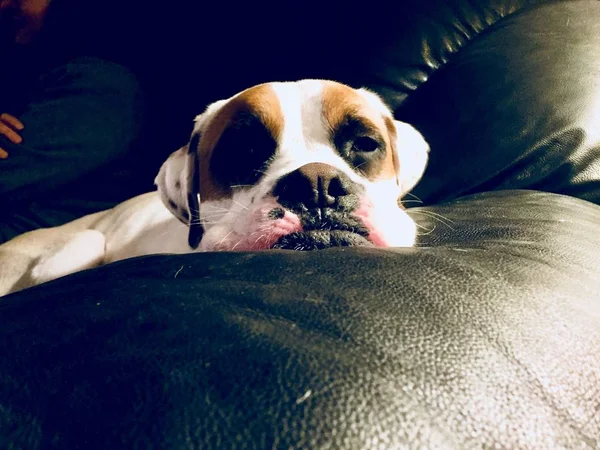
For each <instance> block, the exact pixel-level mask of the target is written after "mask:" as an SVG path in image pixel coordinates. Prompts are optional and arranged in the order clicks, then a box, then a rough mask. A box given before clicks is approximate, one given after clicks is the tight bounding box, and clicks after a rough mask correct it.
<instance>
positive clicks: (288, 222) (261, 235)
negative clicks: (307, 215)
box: [215, 205, 302, 252]
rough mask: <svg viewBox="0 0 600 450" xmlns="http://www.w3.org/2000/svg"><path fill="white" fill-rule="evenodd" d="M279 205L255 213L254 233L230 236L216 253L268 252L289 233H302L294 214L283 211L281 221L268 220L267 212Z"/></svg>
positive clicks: (300, 225) (268, 206)
mask: <svg viewBox="0 0 600 450" xmlns="http://www.w3.org/2000/svg"><path fill="white" fill-rule="evenodd" d="M274 207H279V205H277V206H275V205H266V207H265V208H261V209H260V210H259V211H257V217H258V219H259V220H257V221H255V222H253V227H252V228H254V231H251V232H250V233H249V234H247V235H244V236H240V235H235V236H230V237H229V238H228V239H227V241H226V242H223V243H221V244H220V245H218V246H217V248H215V250H217V251H234V250H235V251H240V252H243V251H256V250H268V249H270V248H272V247H273V245H275V243H276V242H277V241H278V240H279V239H280V238H281V237H282V236H285V235H287V234H290V233H296V232H299V231H302V224H301V223H300V219H299V218H298V216H297V215H296V214H294V213H291V212H289V211H285V213H284V216H283V217H282V218H281V219H276V220H273V219H270V218H268V214H269V212H270V211H271V210H272V209H273V208H274Z"/></svg>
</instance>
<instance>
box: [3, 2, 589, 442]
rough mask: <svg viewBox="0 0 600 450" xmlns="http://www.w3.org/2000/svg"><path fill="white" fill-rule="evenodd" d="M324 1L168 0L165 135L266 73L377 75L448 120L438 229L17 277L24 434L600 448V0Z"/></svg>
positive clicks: (434, 152)
mask: <svg viewBox="0 0 600 450" xmlns="http://www.w3.org/2000/svg"><path fill="white" fill-rule="evenodd" d="M310 6H311V5H310V2H309V3H308V4H307V6H306V9H298V10H297V11H296V14H293V15H290V13H289V11H288V12H286V11H284V10H283V9H282V7H281V6H277V5H269V6H266V4H265V6H264V8H265V9H264V10H261V8H262V7H256V8H255V5H251V4H245V5H244V6H240V10H239V11H237V12H239V14H238V15H236V16H235V17H232V16H231V14H230V11H227V9H230V6H229V4H225V3H220V2H217V3H216V4H214V5H211V6H206V5H202V6H199V4H196V5H191V6H190V8H192V10H193V9H194V8H196V9H197V10H196V12H195V13H191V12H189V11H188V13H187V14H185V11H186V10H180V9H178V8H176V7H172V8H168V9H167V10H164V9H160V10H159V11H160V14H162V15H164V17H163V20H164V25H165V26H166V28H165V29H166V30H169V33H166V32H165V34H161V33H154V34H152V33H149V34H147V35H144V33H143V32H141V31H140V33H139V34H140V35H141V36H148V43H147V44H148V49H151V50H152V52H153V53H152V55H153V56H152V58H148V59H146V58H145V56H144V55H142V54H139V55H137V56H138V60H137V61H136V64H138V67H139V70H142V71H143V70H147V71H148V73H147V78H146V82H147V83H148V85H149V86H155V87H156V88H157V89H156V92H157V93H162V94H161V95H158V94H157V97H156V99H155V100H156V102H157V104H158V105H162V106H163V107H164V109H162V111H163V114H162V119H163V120H164V123H163V126H162V128H157V142H159V141H160V142H163V141H164V142H165V143H166V142H168V141H169V142H171V143H170V144H169V146H168V147H169V148H168V151H169V152H170V151H172V149H174V148H176V147H177V145H181V143H182V142H183V141H185V140H186V139H187V137H188V135H189V123H190V122H189V117H188V116H189V115H191V114H196V113H198V112H199V109H201V108H199V107H198V105H204V104H205V103H206V102H208V101H212V100H215V99H217V98H220V97H223V96H224V95H228V94H233V93H235V92H236V91H238V90H239V89H242V88H244V87H248V86H250V85H252V84H255V83H257V82H260V81H271V80H274V79H298V78H304V77H315V78H318V77H323V78H333V79H337V80H339V81H344V82H348V83H351V84H353V85H366V86H367V87H371V88H373V89H374V90H376V91H377V92H379V93H381V94H382V95H383V96H384V97H385V99H386V100H387V101H388V102H389V103H390V105H391V106H392V107H393V108H394V111H395V114H396V117H397V118H399V119H402V120H406V121H407V122H409V123H412V124H414V125H415V126H416V127H417V128H418V129H419V130H421V131H422V132H423V133H424V134H425V135H426V137H427V139H428V140H429V141H430V143H431V164H430V166H429V168H428V170H427V172H426V174H425V178H424V179H423V181H422V182H421V183H420V184H419V186H418V187H417V189H416V190H415V191H414V194H415V195H413V196H411V195H409V196H407V198H406V199H405V203H406V206H410V207H411V208H410V214H411V215H412V216H413V217H414V218H415V220H417V222H418V224H419V230H420V236H419V243H418V246H417V247H415V248H412V249H393V250H377V249H368V248H360V249H359V248H355V249H330V250H323V251H317V252H308V253H303V252H291V251H272V252H271V251H269V252H257V253H210V254H195V255H180V256H174V255H156V256H149V257H144V258H136V259H132V260H128V261H121V262H117V263H114V264H111V265H109V266H104V267H101V268H98V269H94V270H90V271H86V272H82V273H78V274H74V275H72V276H69V277H66V278H63V279H61V280H56V281H54V282H51V283H48V284H46V285H42V286H38V287H35V288H32V289H29V290H26V291H23V292H21V293H17V294H13V295H11V296H8V297H6V298H5V299H3V300H2V302H1V303H0V355H1V358H2V363H1V364H0V448H10V449H12V448H15V449H16V448H24V449H59V448H61V449H62V448H69V449H77V448H85V449H95V448H97V449H131V448H143V449H146V448H161V449H184V448H186V449H187V448H203V449H207V448H219V449H221V448H223V449H225V448H236V449H237V448H240V449H243V448H248V449H254V448H256V449H263V448H317V449H320V448H340V449H354V448H357V449H371V448H385V449H388V448H448V449H465V448H466V449H471V448H472V449H476V448H477V449H480V448H510V449H512V448H532V449H548V448H564V449H574V448H577V449H586V448H589V449H593V448H599V447H600V413H599V411H600V389H599V387H598V386H600V233H599V227H600V206H598V203H600V197H599V192H600V191H599V190H598V182H599V179H600V168H599V167H598V164H599V163H598V160H599V151H600V148H599V146H598V139H599V137H598V134H599V133H600V66H599V64H600V63H599V61H600V58H598V51H597V50H596V49H597V48H600V47H599V44H600V29H599V27H598V23H600V22H599V21H598V20H597V17H600V2H598V1H587V0H575V1H559V2H556V1H555V2H527V3H525V2H518V1H514V0H513V1H511V0H507V1H501V0H492V1H477V2H475V1H464V0H462V1H461V0H446V1H443V0H430V1H416V0H414V1H412V2H411V1H408V2H396V4H393V5H391V4H387V5H385V7H381V8H378V7H376V6H377V5H372V7H370V8H367V7H365V8H359V9H351V8H341V9H335V7H334V6H333V5H331V11H329V10H328V8H326V6H328V5H321V6H322V7H321V8H320V9H314V8H312V9H311V8H310ZM198 9H200V10H201V11H198ZM264 11H270V12H271V11H272V12H273V13H274V14H276V15H279V16H280V17H285V18H287V21H278V20H272V17H273V16H270V17H269V18H267V16H265V15H264V14H263V13H264ZM316 11H318V12H319V13H316ZM140 14H141V17H142V18H143V19H144V18H145V19H148V20H141V19H140V20H139V23H140V27H141V28H142V29H143V28H144V27H148V28H154V29H157V28H156V27H154V25H156V23H155V22H153V21H152V20H150V19H152V17H154V16H153V15H157V10H156V9H152V8H149V9H145V10H143V11H141V12H140ZM176 16H182V17H183V18H182V20H181V21H175V20H171V19H173V18H174V17H176ZM292 16H293V17H292ZM169 27H170V28H169ZM171 31H172V33H170V32H171ZM166 36H168V37H169V39H166ZM137 39H138V40H135V39H133V40H132V42H133V44H131V47H130V48H133V49H135V48H136V46H137V45H141V42H142V41H143V39H140V38H139V37H138V38H137ZM171 39H172V40H171ZM173 43H177V45H178V46H181V47H182V49H183V51H184V53H185V55H186V56H185V57H182V56H178V55H177V54H175V52H169V49H171V48H173V45H174V44H173ZM200 44H202V45H200ZM128 48H129V47H127V46H124V47H123V49H122V51H123V55H121V56H123V57H127V56H128V55H126V54H125V53H127V51H129V50H128ZM132 53H135V52H133V51H132ZM157 54H159V55H161V57H162V58H164V61H163V62H164V64H156V55H157ZM151 61H154V64H150V62H151ZM150 69H152V70H150ZM169 80H171V81H170V82H168V81H169ZM164 111H168V112H169V114H164ZM186 121H187V122H186ZM186 123H187V125H186ZM170 124H171V125H173V126H172V127H171V126H170ZM159 130H168V133H166V134H165V135H164V136H163V137H161V136H160V132H159ZM167 134H168V136H166V135H167ZM179 141H181V142H179ZM165 151H167V149H165ZM419 202H422V203H419Z"/></svg>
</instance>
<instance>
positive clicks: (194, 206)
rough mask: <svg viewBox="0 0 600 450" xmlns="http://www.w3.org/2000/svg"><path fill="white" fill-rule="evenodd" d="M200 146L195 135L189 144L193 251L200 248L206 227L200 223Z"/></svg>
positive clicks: (190, 233)
mask: <svg viewBox="0 0 600 450" xmlns="http://www.w3.org/2000/svg"><path fill="white" fill-rule="evenodd" d="M199 144H200V133H195V134H194V135H193V136H192V139H191V140H190V143H189V144H188V154H187V208H188V212H189V216H190V220H189V228H190V229H189V233H188V244H189V246H190V247H191V248H193V249H196V248H198V245H199V244H200V241H201V240H202V235H203V234H204V227H203V226H202V224H201V223H200V164H199V158H198V151H199V149H198V146H199Z"/></svg>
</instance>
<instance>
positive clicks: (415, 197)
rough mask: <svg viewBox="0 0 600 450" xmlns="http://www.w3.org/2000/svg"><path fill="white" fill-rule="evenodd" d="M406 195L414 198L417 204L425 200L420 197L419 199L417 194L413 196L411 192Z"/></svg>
mask: <svg viewBox="0 0 600 450" xmlns="http://www.w3.org/2000/svg"><path fill="white" fill-rule="evenodd" d="M406 195H410V196H411V197H413V198H414V199H415V201H416V202H420V203H423V200H421V199H420V198H419V197H417V196H416V195H415V194H413V193H411V192H407V193H406Z"/></svg>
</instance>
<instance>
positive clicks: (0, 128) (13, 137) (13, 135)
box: [0, 122, 23, 144]
mask: <svg viewBox="0 0 600 450" xmlns="http://www.w3.org/2000/svg"><path fill="white" fill-rule="evenodd" d="M0 134H2V135H4V136H5V137H6V138H7V139H8V140H9V141H11V142H12V143H13V144H20V143H21V142H23V138H22V137H21V136H19V135H18V134H17V132H16V131H15V130H13V129H12V128H10V127H9V126H7V125H5V124H4V123H2V122H0Z"/></svg>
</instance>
